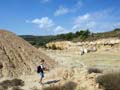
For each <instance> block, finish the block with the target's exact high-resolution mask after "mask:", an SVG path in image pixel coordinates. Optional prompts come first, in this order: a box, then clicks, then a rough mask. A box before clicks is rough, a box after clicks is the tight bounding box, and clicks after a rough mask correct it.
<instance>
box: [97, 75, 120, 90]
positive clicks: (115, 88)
mask: <svg viewBox="0 0 120 90" xmlns="http://www.w3.org/2000/svg"><path fill="white" fill-rule="evenodd" d="M96 82H97V83H99V84H100V86H102V87H103V88H104V89H105V90H120V73H109V74H105V75H102V76H99V77H97V78H96Z"/></svg>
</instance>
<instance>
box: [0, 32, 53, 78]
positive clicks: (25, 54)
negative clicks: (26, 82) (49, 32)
mask: <svg viewBox="0 0 120 90" xmlns="http://www.w3.org/2000/svg"><path fill="white" fill-rule="evenodd" d="M41 59H44V60H46V64H47V66H48V67H51V66H54V65H55V62H54V61H52V59H51V58H49V57H48V56H47V55H45V54H43V53H42V52H41V51H38V50H37V49H36V48H35V47H33V46H32V45H30V44H29V43H28V42H26V41H25V40H23V39H22V38H20V37H18V36H16V35H15V34H14V33H12V32H9V31H6V30H0V77H4V76H5V77H18V76H21V75H26V74H31V73H33V72H35V69H36V66H38V65H39V64H40V61H41Z"/></svg>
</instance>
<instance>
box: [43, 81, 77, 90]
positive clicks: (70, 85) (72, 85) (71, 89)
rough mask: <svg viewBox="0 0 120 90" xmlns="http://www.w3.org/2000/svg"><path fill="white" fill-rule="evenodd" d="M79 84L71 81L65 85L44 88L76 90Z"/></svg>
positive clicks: (49, 89)
mask: <svg viewBox="0 0 120 90" xmlns="http://www.w3.org/2000/svg"><path fill="white" fill-rule="evenodd" d="M76 86H77V84H76V83H74V82H72V81H70V82H67V83H65V84H64V85H57V86H56V85H50V86H49V87H46V88H44V90H75V88H76Z"/></svg>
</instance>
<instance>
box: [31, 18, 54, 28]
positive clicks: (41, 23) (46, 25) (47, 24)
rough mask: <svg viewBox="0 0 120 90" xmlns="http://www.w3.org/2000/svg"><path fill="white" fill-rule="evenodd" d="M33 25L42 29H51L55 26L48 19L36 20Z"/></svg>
mask: <svg viewBox="0 0 120 90" xmlns="http://www.w3.org/2000/svg"><path fill="white" fill-rule="evenodd" d="M32 23H33V24H36V25H38V27H39V28H41V29H49V28H51V27H53V26H54V22H53V21H52V20H51V19H50V18H48V17H42V18H40V19H39V18H36V19H34V20H32Z"/></svg>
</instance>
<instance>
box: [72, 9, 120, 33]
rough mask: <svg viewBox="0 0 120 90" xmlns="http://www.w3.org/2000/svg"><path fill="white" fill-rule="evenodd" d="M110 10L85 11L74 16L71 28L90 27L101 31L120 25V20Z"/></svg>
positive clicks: (95, 30)
mask: <svg viewBox="0 0 120 90" xmlns="http://www.w3.org/2000/svg"><path fill="white" fill-rule="evenodd" d="M118 18H119V17H116V16H115V15H114V14H113V12H112V11H111V10H109V9H108V10H104V11H99V12H94V13H86V14H84V15H80V16H78V17H76V18H75V20H74V26H73V27H72V30H74V31H77V30H84V29H90V30H92V31H94V32H103V31H108V30H112V29H114V28H118V27H120V22H119V21H118V20H117V19H118Z"/></svg>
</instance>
